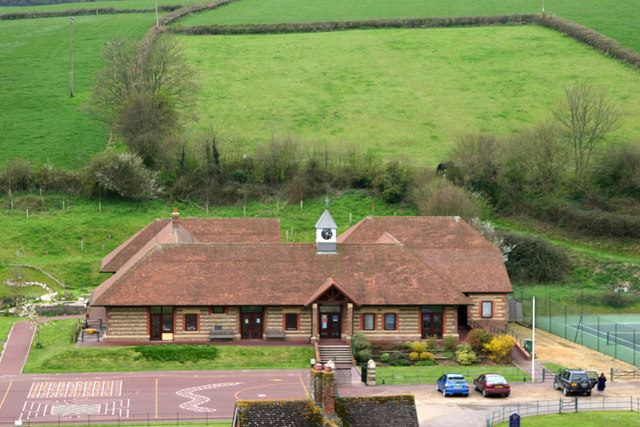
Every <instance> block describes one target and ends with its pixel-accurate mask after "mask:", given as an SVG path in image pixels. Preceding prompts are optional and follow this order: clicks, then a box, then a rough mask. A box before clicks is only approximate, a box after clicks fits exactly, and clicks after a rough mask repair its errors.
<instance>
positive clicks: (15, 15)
mask: <svg viewBox="0 0 640 427" xmlns="http://www.w3.org/2000/svg"><path fill="white" fill-rule="evenodd" d="M181 7H182V6H180V5H168V6H158V10H159V11H161V12H171V11H173V10H176V9H180V8H181ZM151 12H155V9H116V8H114V7H96V8H86V9H67V10H42V11H33V10H32V11H25V12H10V13H3V14H1V15H0V19H5V20H10V19H31V18H52V17H55V16H79V15H112V14H116V13H151Z"/></svg>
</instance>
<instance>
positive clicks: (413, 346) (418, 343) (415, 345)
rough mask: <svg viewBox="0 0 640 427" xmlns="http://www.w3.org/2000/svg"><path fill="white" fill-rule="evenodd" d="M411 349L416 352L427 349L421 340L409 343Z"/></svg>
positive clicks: (422, 351)
mask: <svg viewBox="0 0 640 427" xmlns="http://www.w3.org/2000/svg"><path fill="white" fill-rule="evenodd" d="M411 350H412V351H415V352H416V353H424V352H425V351H427V345H426V344H425V343H423V342H422V341H416V342H414V343H413V344H411Z"/></svg>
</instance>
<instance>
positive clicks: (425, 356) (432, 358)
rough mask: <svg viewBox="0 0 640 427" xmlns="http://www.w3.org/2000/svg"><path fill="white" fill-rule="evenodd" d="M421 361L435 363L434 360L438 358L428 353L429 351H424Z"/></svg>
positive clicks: (421, 354)
mask: <svg viewBox="0 0 640 427" xmlns="http://www.w3.org/2000/svg"><path fill="white" fill-rule="evenodd" d="M420 359H422V360H431V361H434V360H436V357H435V356H434V355H433V353H431V352H428V351H424V352H422V353H420Z"/></svg>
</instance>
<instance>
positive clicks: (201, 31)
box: [162, 0, 640, 68]
mask: <svg viewBox="0 0 640 427" xmlns="http://www.w3.org/2000/svg"><path fill="white" fill-rule="evenodd" d="M233 1H236V0H228V1H222V2H220V3H215V4H211V5H208V6H206V7H203V6H205V5H198V7H191V9H192V10H189V11H187V12H186V13H185V12H181V11H182V10H183V9H189V7H187V8H183V9H178V10H177V11H175V12H173V13H171V14H169V15H167V17H165V18H166V19H165V20H164V21H163V24H164V25H168V24H171V23H173V22H176V21H178V20H179V19H180V18H182V17H184V16H186V15H190V14H193V13H198V12H201V11H202V10H206V9H214V8H216V7H218V6H223V5H226V4H229V3H231V2H233ZM170 15H171V17H169V16H170ZM497 25H500V26H504V25H539V26H542V27H545V28H549V29H551V30H555V31H558V32H560V33H562V34H565V35H567V36H569V37H571V38H573V39H574V40H576V41H578V42H580V43H583V44H586V45H588V46H591V47H593V48H595V49H596V50H598V51H599V52H601V53H604V54H605V55H607V56H611V57H613V58H615V59H617V60H618V61H620V62H623V63H628V64H630V65H633V66H634V67H636V68H640V54H639V53H638V52H636V51H634V50H633V49H630V48H627V47H624V46H623V45H622V44H620V43H619V42H618V41H616V40H614V39H612V38H610V37H607V36H605V35H604V34H602V33H599V32H598V31H595V30H592V29H591V28H589V27H585V26H584V25H580V24H578V23H576V22H573V21H570V20H568V19H564V18H560V17H557V16H549V15H544V14H543V15H537V14H522V15H518V14H514V15H487V16H455V17H423V18H395V19H366V20H348V21H323V22H298V23H291V22H288V23H287V22H285V23H274V24H234V25H221V24H211V25H193V26H182V25H174V26H170V27H164V28H163V29H162V31H164V32H167V33H172V34H183V35H244V34H289V33H310V32H329V31H346V30H364V29H379V28H448V27H486V26H497Z"/></svg>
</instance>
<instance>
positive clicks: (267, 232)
mask: <svg viewBox="0 0 640 427" xmlns="http://www.w3.org/2000/svg"><path fill="white" fill-rule="evenodd" d="M175 230H177V232H176V231H174V227H173V224H172V221H171V220H169V219H156V220H154V221H152V222H151V223H150V224H149V225H147V226H146V227H144V228H143V229H142V230H140V231H139V232H138V233H136V234H134V235H133V236H131V238H129V239H128V240H127V241H126V242H124V243H123V244H121V245H120V246H118V247H117V248H116V249H114V250H113V251H112V252H111V253H110V254H109V255H107V256H106V257H104V259H103V260H102V265H101V267H100V272H102V273H115V272H116V271H118V270H119V269H120V268H121V267H122V266H123V265H124V264H125V263H126V262H127V261H128V260H129V259H130V258H132V257H134V256H135V255H136V253H137V252H138V251H140V250H141V249H143V248H144V247H145V246H148V244H149V242H153V243H196V242H199V243H210V242H220V243H232V242H271V243H276V242H280V241H281V240H282V237H281V232H280V220H279V219H275V218H207V219H202V218H180V219H179V221H178V223H177V224H176V227H175ZM172 233H173V234H172Z"/></svg>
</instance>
